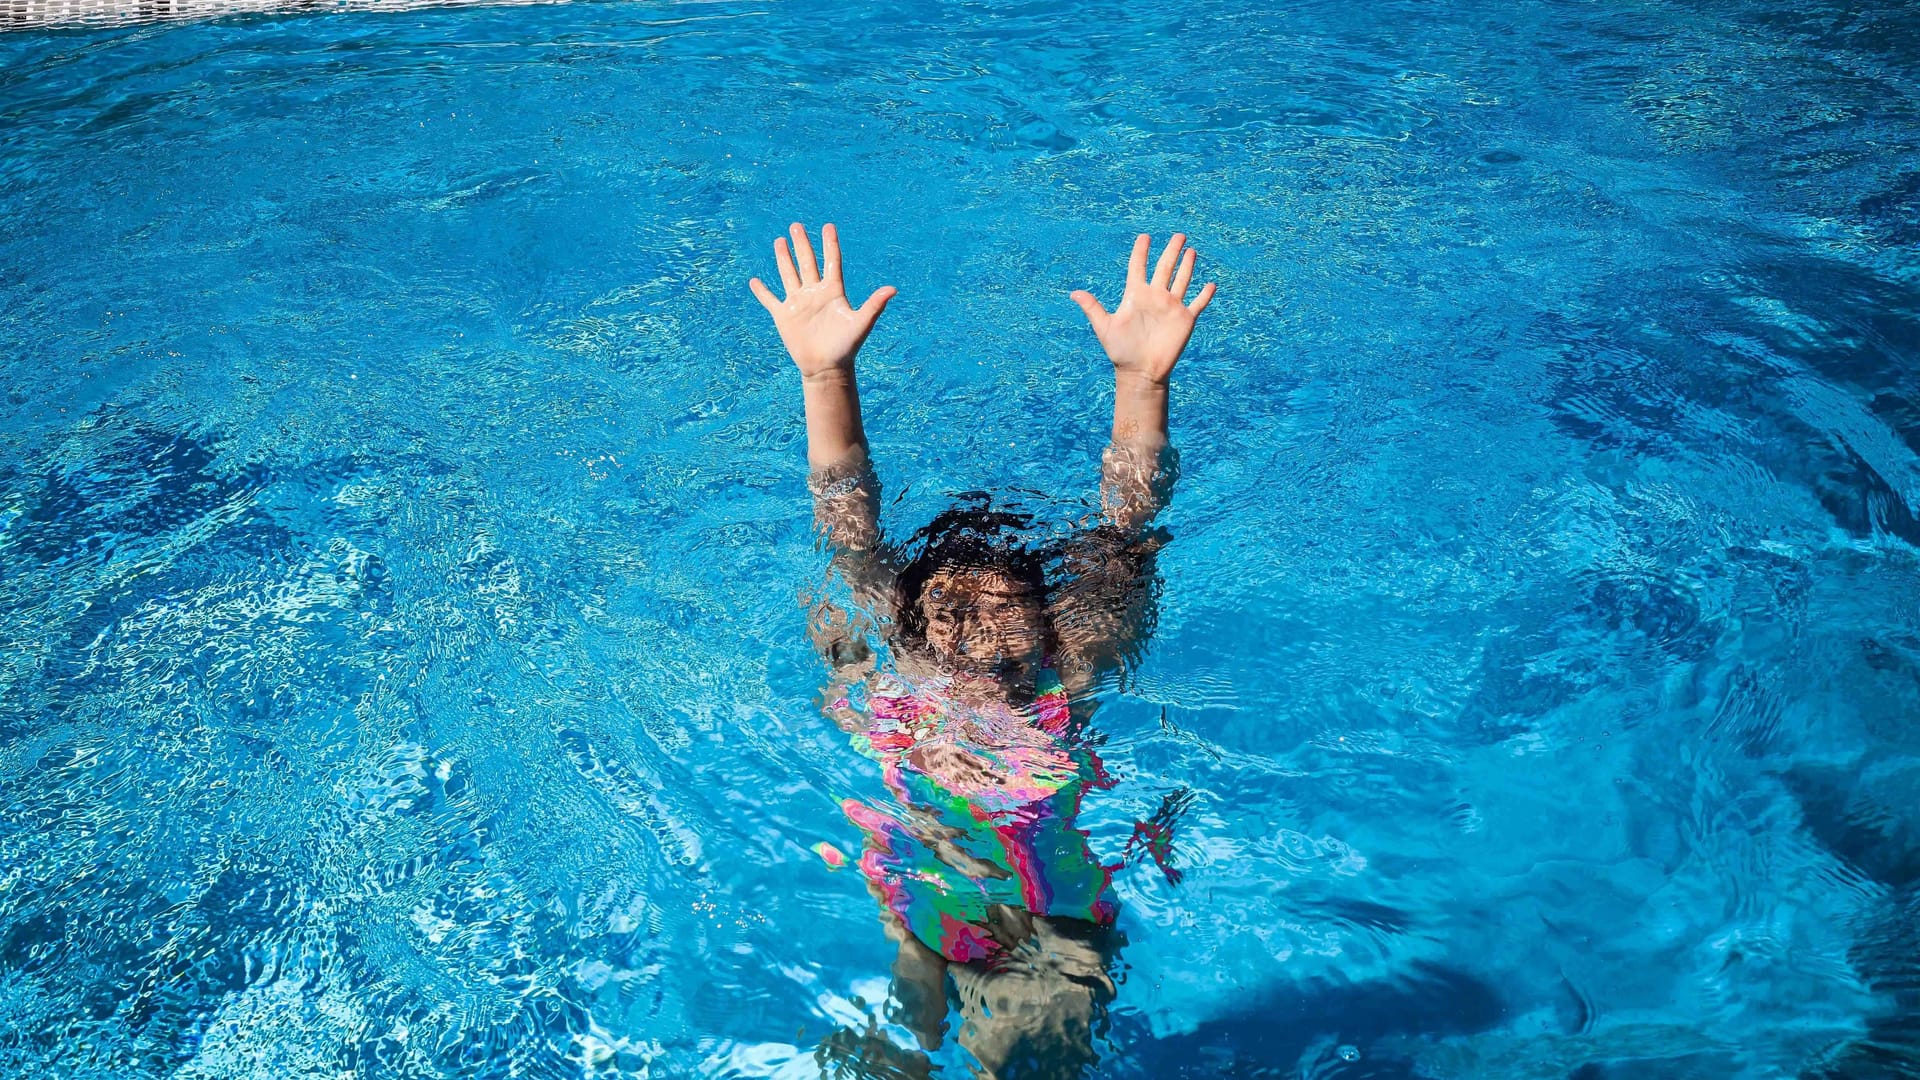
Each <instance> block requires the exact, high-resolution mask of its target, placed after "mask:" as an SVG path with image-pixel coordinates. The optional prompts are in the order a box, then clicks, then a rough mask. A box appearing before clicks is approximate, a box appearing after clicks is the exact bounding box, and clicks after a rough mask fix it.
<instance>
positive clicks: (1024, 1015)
mask: <svg viewBox="0 0 1920 1080" xmlns="http://www.w3.org/2000/svg"><path fill="white" fill-rule="evenodd" d="M1118 945H1119V937H1118V935H1117V934H1116V933H1115V932H1114V931H1112V930H1108V929H1102V928H1100V927H1096V926H1094V925H1093V924H1091V923H1086V922H1082V921H1080V920H1078V919H1052V918H1046V917H1035V918H1033V934H1032V936H1031V937H1029V938H1027V939H1026V940H1025V941H1023V942H1021V943H1020V945H1019V946H1018V947H1016V948H1014V949H1012V950H1010V951H1009V952H1008V953H1007V954H1006V955H1005V956H1004V957H1002V958H1001V959H1000V960H999V961H998V962H996V963H994V964H992V965H988V964H983V963H974V964H955V965H953V966H952V975H953V982H954V986H955V987H956V988H957V989H958V990H959V995H960V1014H961V1026H960V1045H961V1046H963V1047H965V1048H966V1049H967V1052H968V1053H971V1054H972V1055H973V1056H974V1058H975V1059H976V1060H978V1061H979V1062H980V1069H981V1075H982V1076H983V1077H991V1078H998V1077H1001V1076H1005V1075H1011V1076H1019V1077H1023V1078H1025V1077H1047V1078H1059V1080H1067V1078H1071V1077H1078V1076H1080V1075H1082V1074H1083V1073H1084V1072H1085V1071H1086V1069H1087V1068H1088V1067H1089V1066H1091V1065H1093V1064H1095V1063H1096V1062H1097V1061H1098V1060H1099V1056H1098V1055H1097V1054H1095V1053H1094V1050H1093V1033H1094V1030H1095V1028H1096V1027H1098V1026H1099V1024H1100V1022H1101V1021H1102V1019H1103V1018H1104V1016H1105V1014H1106V1007H1107V1004H1108V1003H1109V1002H1111V1001H1112V1000H1113V995H1114V985H1113V980H1112V979H1111V978H1110V977H1109V976H1108V974H1107V969H1108V967H1109V966H1110V965H1111V964H1112V961H1113V957H1114V953H1115V952H1116V950H1117V948H1118Z"/></svg>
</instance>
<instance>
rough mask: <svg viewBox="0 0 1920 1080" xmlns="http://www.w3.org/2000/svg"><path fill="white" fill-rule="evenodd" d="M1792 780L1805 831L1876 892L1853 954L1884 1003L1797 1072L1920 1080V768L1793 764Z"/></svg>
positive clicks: (1817, 1077)
mask: <svg viewBox="0 0 1920 1080" xmlns="http://www.w3.org/2000/svg"><path fill="white" fill-rule="evenodd" d="M1879 766H1888V767H1885V768H1882V767H1879ZM1785 779H1786V783H1787V786H1788V787H1789V788H1790V789H1791V790H1792V791H1793V792H1794V794H1795V795H1796V796H1797V797H1798V798H1799V800H1800V806H1801V812H1802V814H1803V815H1804V823H1805V826H1806V828H1807V831H1808V832H1810V833H1811V834H1812V835H1813V837H1814V838H1815V839H1816V840H1818V841H1819V842H1820V843H1821V844H1822V845H1824V846H1825V847H1826V848H1827V849H1828V850H1829V851H1831V852H1832V853H1833V855H1834V856H1835V857H1836V858H1838V859H1839V860H1841V862H1843V863H1845V864H1846V866H1847V868H1848V869H1849V870H1850V871H1852V872H1853V873H1855V874H1857V875H1859V876H1860V877H1861V878H1862V879H1864V882H1863V884H1865V885H1866V886H1867V889H1866V891H1868V892H1870V893H1876V894H1879V895H1876V896H1874V897H1873V900H1872V903H1871V906H1870V908H1869V910H1868V911H1867V912H1866V913H1864V914H1863V915H1862V916H1861V917H1860V920H1859V925H1858V926H1857V927H1856V928H1855V937H1854V943H1853V946H1852V948H1850V949H1849V950H1848V953H1847V958H1848V960H1849V961H1851V962H1852V964H1853V966H1854V969H1855V970H1856V971H1857V972H1858V973H1859V976H1860V979H1861V981H1862V982H1864V983H1865V984H1866V985H1867V987H1868V988H1869V989H1871V990H1872V991H1873V992H1874V993H1876V994H1878V995H1881V996H1882V997H1883V998H1884V999H1885V1006H1884V1007H1883V1009H1882V1011H1881V1012H1880V1013H1879V1014H1878V1015H1876V1016H1872V1017H1869V1018H1868V1020H1867V1031H1866V1034H1865V1036H1863V1037H1862V1038H1859V1039H1856V1040H1854V1041H1853V1042H1851V1043H1848V1044H1846V1045H1844V1046H1841V1047H1838V1048H1836V1049H1835V1051H1834V1052H1833V1053H1831V1054H1830V1055H1828V1057H1827V1058H1826V1060H1824V1061H1822V1062H1820V1063H1819V1064H1817V1065H1815V1066H1813V1067H1810V1068H1808V1069H1806V1070H1804V1071H1803V1072H1802V1073H1801V1074H1800V1075H1801V1076H1802V1077H1803V1078H1805V1080H1869V1078H1874V1080H1878V1078H1882V1077H1920V813H1916V811H1915V809H1914V808H1915V807H1916V806H1920V768H1916V767H1915V766H1914V765H1913V764H1912V763H1911V762H1910V761H1908V762H1905V763H1904V767H1902V763H1901V762H1899V761H1895V760H1891V759H1885V760H1882V761H1880V762H1878V763H1876V762H1868V763H1865V764H1863V765H1862V766H1861V767H1859V768H1856V769H1849V770H1846V771H1844V772H1843V771H1841V770H1839V769H1826V768H1810V767H1804V766H1803V767H1796V768H1794V769H1793V770H1791V771H1789V772H1788V773H1787V775H1786V777H1785Z"/></svg>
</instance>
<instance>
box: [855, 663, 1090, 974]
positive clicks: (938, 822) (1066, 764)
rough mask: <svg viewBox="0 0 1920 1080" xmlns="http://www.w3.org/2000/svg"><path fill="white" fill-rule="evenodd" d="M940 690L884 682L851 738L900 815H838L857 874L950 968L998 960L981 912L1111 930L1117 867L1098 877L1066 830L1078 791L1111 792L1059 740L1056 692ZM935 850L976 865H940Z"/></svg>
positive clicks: (1054, 683)
mask: <svg viewBox="0 0 1920 1080" xmlns="http://www.w3.org/2000/svg"><path fill="white" fill-rule="evenodd" d="M947 685H948V681H947V680H945V679H941V678H935V679H929V680H916V681H913V682H908V681H907V680H904V679H901V678H899V677H897V676H882V677H881V682H880V684H879V685H878V686H876V687H875V689H874V693H873V696H872V698H871V699H870V701H871V709H870V716H871V718H872V722H871V725H870V727H869V728H868V730H867V731H865V732H862V733H860V734H857V735H855V736H854V737H853V742H854V745H855V747H856V748H858V749H859V750H860V752H861V753H863V754H866V755H867V756H868V757H871V758H873V759H874V760H875V761H877V762H879V763H880V768H881V775H882V778H883V779H884V780H885V782H886V785H887V788H888V790H889V791H891V792H892V794H893V796H894V799H895V800H897V805H886V806H876V805H870V804H867V803H863V802H861V801H859V800H856V799H848V800H846V801H845V802H844V803H842V807H843V809H845V811H846V814H847V817H848V818H850V819H851V820H852V821H853V823H854V824H855V825H858V826H859V827H860V829H861V831H862V832H863V833H865V834H866V839H867V844H866V851H865V852H864V854H863V855H862V856H861V859H860V870H861V873H862V874H864V875H865V876H866V878H867V880H868V881H869V882H871V883H872V884H873V886H874V887H875V889H876V891H877V892H878V893H879V895H880V896H881V898H882V901H883V902H884V903H885V904H886V905H887V907H888V908H889V909H890V910H891V911H893V913H894V914H895V915H897V916H899V918H900V919H901V921H902V922H903V923H904V924H905V926H906V927H907V929H908V930H909V931H911V932H912V933H913V935H914V936H915V937H917V938H919V939H920V940H921V941H922V942H923V943H925V944H926V946H927V947H928V948H930V949H933V950H934V951H935V952H938V953H940V954H941V955H942V956H944V957H946V958H947V959H948V960H952V961H955V962H966V961H971V960H990V959H992V958H993V957H994V956H995V955H996V954H997V953H998V952H1000V950H1001V948H1002V946H1001V945H1000V943H999V942H998V941H997V940H996V939H995V938H994V937H993V936H992V935H991V934H989V933H988V932H987V929H986V925H987V921H988V908H989V907H990V906H991V905H994V904H1005V905H1008V906H1010V907H1015V908H1022V909H1024V910H1026V911H1029V912H1032V913H1033V914H1036V915H1047V916H1053V917H1056V918H1073V919H1081V920H1085V921H1087V922H1090V923H1094V924H1096V925H1100V926H1108V925H1111V924H1112V923H1113V920H1114V917H1115V915H1116V913H1117V911H1118V905H1117V903H1116V902H1115V900H1114V898H1113V896H1112V894H1111V889H1110V885H1111V881H1112V877H1113V871H1114V869H1115V868H1114V867H1108V866H1104V865H1102V864H1101V862H1100V860H1099V859H1098V858H1096V857H1095V856H1094V854H1093V851H1092V849H1091V848H1089V847H1088V844H1087V834H1086V833H1085V832H1082V831H1080V830H1078V829H1076V828H1074V827H1073V818H1074V815H1075V814H1077V813H1078V812H1079V809H1080V799H1081V797H1082V795H1083V794H1084V793H1085V791H1086V789H1087V788H1089V787H1093V788H1096V789H1097V788H1101V787H1105V786H1108V785H1109V781H1107V780H1106V778H1105V775H1104V773H1103V772H1102V771H1101V766H1100V759H1099V758H1098V757H1097V756H1096V755H1095V754H1094V753H1093V751H1092V750H1090V749H1088V748H1087V747H1085V746H1081V745H1078V744H1077V743H1076V742H1075V741H1074V740H1073V739H1072V738H1071V736H1070V731H1071V726H1072V722H1071V717H1070V714H1069V712H1068V708H1067V692H1066V688H1065V687H1063V686H1062V685H1061V683H1060V679H1059V677H1058V675H1056V674H1055V673H1054V672H1053V671H1052V670H1050V669H1049V670H1045V671H1043V672H1041V675H1040V679H1039V684H1038V686H1037V688H1036V689H1037V690H1038V694H1037V696H1036V697H1035V698H1034V701H1033V703H1032V704H1031V705H1027V706H1024V707H1022V706H1013V705H1006V704H999V703H993V704H988V705H971V704H966V703H962V702H959V701H956V700H954V699H953V698H952V697H951V696H950V695H949V694H948V693H946V688H947ZM928 837H937V838H940V842H941V843H942V844H943V846H944V845H951V846H952V847H953V848H954V849H955V850H956V851H957V852H959V853H961V854H962V855H964V856H965V857H966V858H956V859H954V860H953V861H960V862H973V863H975V869H976V871H980V870H982V868H986V869H985V870H984V872H976V873H972V874H970V873H967V872H964V871H963V870H962V869H960V868H959V867H956V866H954V865H952V862H950V861H949V860H948V859H945V858H942V857H941V856H940V855H939V854H938V853H937V852H936V850H935V849H934V847H932V846H930V845H929V843H928V841H927V838H928Z"/></svg>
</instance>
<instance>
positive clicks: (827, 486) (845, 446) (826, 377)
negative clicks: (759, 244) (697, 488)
mask: <svg viewBox="0 0 1920 1080" xmlns="http://www.w3.org/2000/svg"><path fill="white" fill-rule="evenodd" d="M790 232H791V233H792V236H793V250H792V251H791V252H789V251H788V249H787V240H786V238H784V237H782V238H781V239H778V240H775V241H774V242H773V254H774V259H775V261H776V262H778V263H779V266H780V281H781V284H782V285H783V286H784V287H785V288H784V291H785V292H786V298H785V299H783V300H782V299H775V298H774V295H773V290H771V289H769V288H767V286H766V284H765V283H763V282H762V281H761V280H760V279H759V278H753V279H752V280H750V281H748V282H747V285H748V287H749V288H751V289H752V290H753V295H754V296H756V297H758V298H759V300H760V303H761V304H762V305H763V306H765V307H766V309H767V313H768V314H770V315H772V316H773V324H774V326H775V327H776V328H778V329H779V331H780V341H781V343H782V344H784V345H786V347H787V354H788V355H789V356H791V357H793V363H794V366H795V367H797V368H799V369H800V385H801V389H802V393H803V394H804V396H805V400H806V409H807V465H808V468H809V471H810V474H811V475H810V477H809V480H808V486H809V487H810V488H812V489H813V496H814V518H815V520H816V521H817V522H818V524H819V526H820V528H821V530H822V531H823V532H824V533H825V534H826V537H827V541H828V543H830V544H831V545H832V546H833V547H834V548H835V549H836V550H840V551H868V550H871V549H872V548H873V547H874V546H875V545H877V544H878V543H879V539H880V528H879V491H878V485H877V484H876V483H875V482H874V480H873V467H872V464H871V462H870V460H869V459H868V456H867V435H866V431H865V429H864V428H862V427H861V424H860V389H859V387H858V385H857V384H856V383H855V380H854V374H853V358H854V355H855V354H856V353H858V352H859V351H860V346H861V344H862V343H863V342H865V341H866V340H867V334H868V333H870V332H871V331H872V330H873V324H874V320H876V319H878V318H879V317H880V313H881V312H882V311H884V310H886V307H887V301H889V300H891V299H893V296H894V293H896V292H897V291H898V290H897V289H895V288H894V287H893V286H891V285H883V286H881V287H880V288H878V289H875V290H874V292H873V295H872V296H869V297H868V298H867V302H866V303H864V304H862V305H861V306H860V307H859V308H855V307H853V306H852V305H851V304H848V303H847V289H846V285H845V283H844V282H843V281H842V280H841V276H840V234H839V232H838V231H837V230H836V229H834V227H833V226H832V225H831V224H828V225H826V226H824V227H822V229H821V230H820V239H821V245H822V247H823V248H824V249H825V252H824V253H825V255H826V260H825V265H824V266H822V265H819V264H816V263H815V262H814V256H813V245H812V244H811V243H809V242H808V240H807V230H806V226H804V225H802V224H800V223H799V222H797V221H796V222H794V223H793V226H792V228H791V230H790ZM796 255H797V256H799V260H798V265H797V266H796V265H795V259H794V256H796Z"/></svg>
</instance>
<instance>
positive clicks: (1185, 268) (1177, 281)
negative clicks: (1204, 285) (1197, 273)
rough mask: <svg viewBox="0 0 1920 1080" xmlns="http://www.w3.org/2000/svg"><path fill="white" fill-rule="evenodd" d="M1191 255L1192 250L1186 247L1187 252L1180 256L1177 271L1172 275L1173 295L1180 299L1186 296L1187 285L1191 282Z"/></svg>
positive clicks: (1192, 255)
mask: <svg viewBox="0 0 1920 1080" xmlns="http://www.w3.org/2000/svg"><path fill="white" fill-rule="evenodd" d="M1193 257H1194V250H1193V249H1192V248H1188V249H1187V253H1186V254H1185V255H1182V256H1180V271H1179V273H1176V274H1174V275H1173V295H1174V296H1175V297H1176V298H1177V299H1179V300H1182V301H1184V300H1186V298H1187V286H1188V285H1191V284H1193Z"/></svg>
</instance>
